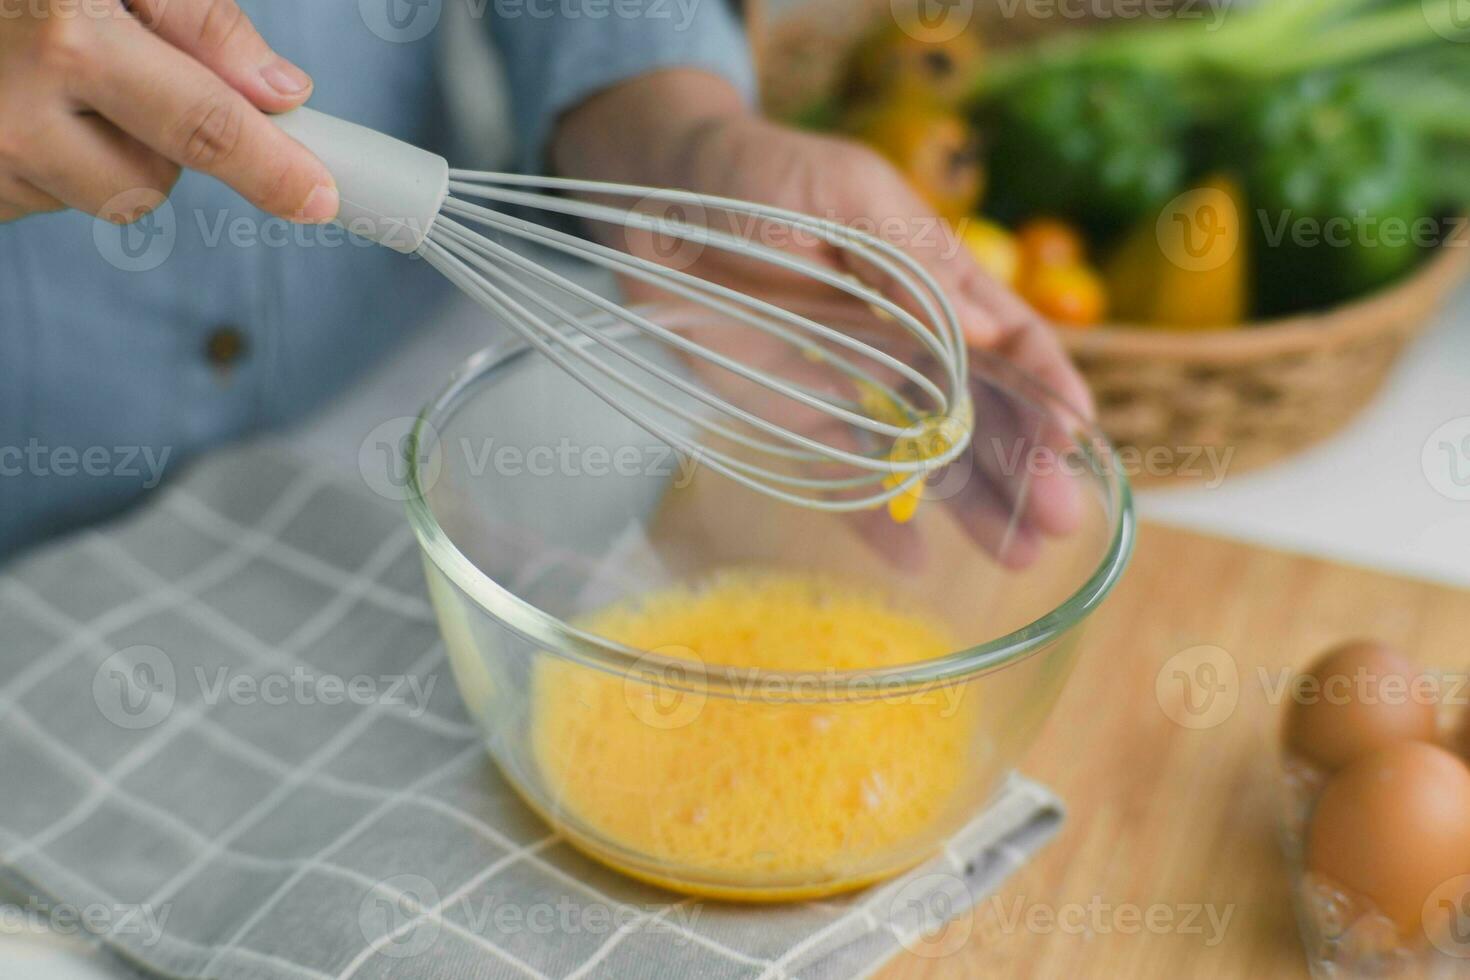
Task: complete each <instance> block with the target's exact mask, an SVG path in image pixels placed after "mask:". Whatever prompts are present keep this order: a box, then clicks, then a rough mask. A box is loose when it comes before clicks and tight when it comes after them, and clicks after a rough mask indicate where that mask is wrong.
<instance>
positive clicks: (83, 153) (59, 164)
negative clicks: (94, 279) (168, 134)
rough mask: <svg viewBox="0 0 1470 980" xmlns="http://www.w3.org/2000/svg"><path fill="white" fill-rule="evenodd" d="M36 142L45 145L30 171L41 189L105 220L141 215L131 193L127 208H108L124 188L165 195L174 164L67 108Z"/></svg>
mask: <svg viewBox="0 0 1470 980" xmlns="http://www.w3.org/2000/svg"><path fill="white" fill-rule="evenodd" d="M40 145H42V146H45V147H46V148H47V150H48V152H47V155H46V157H45V158H43V159H39V160H37V161H36V163H37V166H36V168H35V169H34V171H33V172H31V173H30V174H29V180H30V182H31V183H33V184H34V185H35V187H36V188H37V189H38V190H39V191H40V192H42V193H43V194H44V195H46V196H48V197H50V198H53V199H55V200H57V201H60V202H62V203H63V204H65V205H66V206H67V207H72V208H76V209H77V210H78V211H85V212H87V213H88V214H94V215H97V216H98V217H100V218H105V219H106V220H108V221H115V222H119V223H124V224H125V223H127V222H130V221H133V220H136V219H137V218H139V217H141V213H140V212H139V202H138V200H137V199H135V198H130V201H129V204H128V211H127V213H111V214H109V213H107V212H108V211H109V210H110V209H112V208H113V203H112V202H113V201H114V199H115V198H118V197H119V195H125V194H126V192H128V191H133V190H147V191H152V192H156V199H157V201H162V200H163V199H164V198H165V197H167V196H168V192H169V190H170V189H171V188H172V187H173V185H174V181H175V180H177V179H178V176H179V168H178V167H177V166H175V165H174V164H173V163H171V162H170V161H168V160H166V159H164V158H163V157H161V156H159V155H158V154H157V153H154V152H153V151H152V150H150V149H149V148H148V147H146V146H144V145H143V144H142V143H139V142H138V141H137V140H135V139H133V138H132V137H131V136H129V135H127V134H126V133H124V132H122V131H121V130H119V129H118V128H117V127H116V126H113V125H112V124H111V123H109V122H108V121H107V120H105V119H102V118H100V117H98V116H95V115H91V114H80V113H70V114H66V115H64V116H62V117H61V118H59V119H58V120H57V121H56V122H55V123H54V124H53V125H52V126H50V127H48V128H47V130H46V132H45V134H44V136H43V138H42V140H41V142H40Z"/></svg>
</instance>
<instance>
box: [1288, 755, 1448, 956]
mask: <svg viewBox="0 0 1470 980" xmlns="http://www.w3.org/2000/svg"><path fill="white" fill-rule="evenodd" d="M1443 730H1444V729H1443V728H1441V731H1443ZM1325 782H1326V779H1325V777H1324V775H1323V774H1322V772H1321V771H1320V770H1318V769H1316V768H1314V767H1312V766H1310V765H1308V764H1306V763H1304V762H1302V761H1301V760H1298V759H1287V760H1285V762H1284V763H1283V767H1282V783H1283V789H1284V792H1283V794H1282V800H1283V806H1282V811H1283V812H1282V818H1281V834H1280V836H1281V848H1282V850H1283V851H1284V852H1285V854H1286V858H1287V862H1288V864H1289V866H1290V869H1291V877H1292V903H1293V905H1294V906H1295V912H1296V919H1297V925H1298V928H1299V929H1300V931H1301V937H1302V945H1303V947H1304V948H1305V951H1306V955H1307V964H1308V966H1309V968H1310V969H1311V972H1312V976H1314V977H1318V978H1332V980H1348V978H1359V977H1363V978H1367V977H1372V978H1385V980H1398V978H1404V980H1408V978H1416V980H1417V978H1428V980H1470V936H1467V937H1466V938H1465V939H1463V941H1460V942H1455V941H1452V940H1447V939H1444V938H1441V939H1440V940H1439V941H1438V942H1435V941H1432V940H1431V939H1430V938H1429V937H1428V936H1427V935H1425V934H1423V933H1422V932H1421V933H1419V934H1418V935H1415V936H1410V937H1405V936H1403V935H1401V934H1400V932H1399V929H1398V927H1397V926H1395V925H1394V923H1393V922H1392V921H1391V920H1390V919H1389V918H1388V917H1387V916H1385V915H1383V914H1382V913H1381V912H1379V911H1378V910H1377V909H1376V908H1374V906H1373V903H1372V902H1371V901H1369V900H1367V899H1366V898H1364V897H1362V896H1360V895H1355V894H1353V893H1351V892H1348V891H1346V890H1345V889H1343V888H1341V887H1339V886H1337V885H1336V884H1335V883H1333V882H1331V881H1329V880H1327V879H1326V878H1323V877H1322V876H1320V875H1316V874H1313V873H1311V872H1310V871H1307V870H1306V862H1305V856H1304V855H1305V847H1304V843H1303V842H1304V839H1305V833H1306V823H1307V818H1308V817H1309V816H1310V814H1311V811H1312V805H1313V803H1314V802H1315V801H1316V799H1317V796H1318V795H1319V794H1320V793H1321V791H1322V787H1323V785H1324V784H1325ZM1458 919H1460V920H1463V921H1464V922H1465V923H1466V924H1470V915H1466V914H1464V913H1463V912H1462V913H1461V914H1460V915H1459V916H1458Z"/></svg>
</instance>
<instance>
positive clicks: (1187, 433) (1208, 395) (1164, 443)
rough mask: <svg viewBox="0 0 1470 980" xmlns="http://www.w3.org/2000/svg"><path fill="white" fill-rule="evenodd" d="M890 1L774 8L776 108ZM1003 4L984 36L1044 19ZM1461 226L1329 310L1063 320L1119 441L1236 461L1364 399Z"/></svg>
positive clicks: (765, 54) (1450, 279) (981, 23)
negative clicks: (1148, 320) (1216, 327)
mask: <svg viewBox="0 0 1470 980" xmlns="http://www.w3.org/2000/svg"><path fill="white" fill-rule="evenodd" d="M894 2H895V0H804V2H803V3H801V4H800V5H798V6H797V7H796V10H795V12H792V13H788V14H787V15H785V16H783V17H781V18H779V19H773V20H772V21H770V22H768V23H767V25H766V27H765V31H766V33H765V36H764V37H763V38H761V43H760V45H759V50H760V52H761V59H760V74H761V83H762V91H763V93H764V97H765V102H766V105H767V108H768V110H769V111H771V112H772V113H774V114H777V115H787V114H790V113H791V112H793V111H795V110H797V109H798V108H800V107H801V106H803V105H806V104H807V103H809V102H810V101H812V100H813V99H814V98H816V97H819V96H821V95H822V94H824V93H825V92H827V91H829V90H830V87H831V86H832V85H833V84H834V81H835V79H836V76H837V72H838V70H839V67H840V65H841V63H842V60H843V55H844V53H845V52H846V51H847V50H848V49H849V48H850V47H851V45H852V44H853V43H854V42H855V41H856V39H857V38H858V37H860V36H861V35H862V34H863V33H864V32H865V31H866V30H867V29H868V28H869V27H870V26H871V25H872V24H873V23H874V22H875V21H876V19H877V18H879V17H889V16H892V14H891V10H892V4H893V3H894ZM1003 6H1004V5H1000V4H985V3H976V4H975V5H974V10H975V20H976V24H977V27H978V29H979V30H980V31H981V32H982V33H983V35H984V36H985V38H986V41H987V43H988V44H992V45H993V44H996V43H1006V42H1008V41H1013V40H1017V39H1024V38H1025V37H1027V36H1034V35H1035V34H1036V33H1039V32H1042V31H1045V30H1048V29H1050V28H1049V26H1048V25H1047V24H1046V23H1042V22H1036V21H1031V22H1027V21H1025V20H1023V19H1021V18H1019V17H1009V18H1006V17H1002V15H1001V13H1000V11H1001V9H1003ZM1024 7H1025V5H1020V6H1019V7H1017V8H1015V9H1016V10H1018V11H1019V10H1021V9H1024ZM1464 230H1465V229H1464V228H1461V234H1460V235H1459V236H1458V237H1457V239H1456V240H1455V241H1454V242H1453V243H1452V244H1451V245H1446V246H1443V247H1441V248H1440V249H1439V252H1438V254H1436V255H1434V256H1432V257H1430V258H1429V259H1428V260H1427V261H1425V262H1424V263H1423V264H1422V265H1421V266H1420V267H1419V268H1418V269H1417V270H1416V271H1415V272H1414V273H1412V274H1411V275H1409V276H1407V277H1405V278H1404V279H1403V280H1402V281H1401V282H1399V283H1397V284H1395V285H1393V286H1391V287H1389V288H1387V289H1384V290H1382V291H1380V292H1378V293H1375V294H1373V295H1371V296H1368V297H1366V298H1363V299H1361V300H1358V301H1355V302H1352V303H1349V304H1346V305H1343V306H1339V307H1337V308H1335V309H1331V310H1326V311H1323V312H1321V313H1316V314H1311V315H1305V316H1297V317H1292V318H1289V319H1283V320H1274V321H1269V322H1261V323H1256V324H1252V325H1250V326H1249V327H1248V328H1246V329H1241V330H1230V331H1215V332H1184V331H1170V330H1168V329H1166V328H1162V327H1147V328H1145V327H1131V326H1127V325H1108V326H1102V327H1098V328H1094V329H1091V330H1067V329H1063V330H1060V331H1059V334H1060V336H1061V337H1062V340H1063V342H1064V344H1065V345H1066V347H1067V349H1068V351H1070V353H1071V355H1072V357H1073V359H1074V360H1075V361H1076V363H1077V366H1078V368H1079V369H1080V370H1081V371H1082V373H1083V374H1084V375H1086V377H1087V379H1088V381H1089V382H1090V383H1091V385H1092V387H1093V390H1094V391H1095V393H1096V395H1097V402H1098V412H1099V415H1100V419H1101V423H1102V426H1103V428H1104V429H1105V430H1106V431H1107V433H1108V434H1109V436H1110V437H1111V438H1112V439H1113V440H1114V442H1115V443H1117V444H1118V446H1119V447H1120V448H1121V447H1128V448H1131V449H1134V450H1136V451H1139V452H1150V451H1151V452H1152V453H1154V454H1155V458H1158V459H1160V460H1161V461H1162V460H1163V459H1164V458H1165V457H1167V458H1168V459H1170V460H1173V459H1176V458H1184V457H1190V456H1194V455H1195V454H1196V453H1197V451H1200V450H1213V451H1215V452H1217V453H1224V452H1230V453H1231V454H1232V455H1231V457H1230V467H1229V468H1230V472H1232V473H1237V472H1241V471H1244V470H1247V469H1250V468H1253V467H1258V466H1262V465H1265V464H1267V463H1270V462H1273V461H1275V460H1278V459H1281V458H1283V457H1285V456H1288V455H1290V454H1292V453H1294V452H1296V451H1298V450H1300V449H1302V448H1303V447H1305V446H1308V445H1310V444H1311V443H1314V442H1317V441H1318V440H1321V439H1323V438H1325V437H1327V436H1329V435H1331V434H1333V433H1334V432H1336V431H1337V430H1339V429H1340V428H1342V427H1343V426H1344V425H1345V424H1346V423H1347V422H1348V421H1349V420H1350V419H1352V418H1353V417H1354V416H1355V415H1356V414H1358V412H1360V411H1361V410H1362V409H1363V408H1364V407H1365V406H1367V404H1368V403H1369V402H1370V401H1371V400H1372V398H1373V397H1374V395H1375V394H1376V393H1377V392H1378V390H1379V388H1380V387H1381V385H1382V383H1383V381H1384V379H1385V378H1386V377H1387V375H1388V373H1389V371H1390V369H1391V368H1392V367H1393V364H1394V362H1395V361H1396V360H1397V359H1398V357H1399V355H1400V353H1402V351H1403V350H1404V348H1405V347H1406V346H1407V345H1408V343H1409V342H1410V341H1411V340H1412V339H1413V338H1414V336H1415V335H1416V334H1417V333H1419V331H1420V330H1421V329H1423V328H1424V326H1425V325H1426V324H1428V323H1429V322H1430V321H1431V320H1432V319H1433V317H1434V315H1435V313H1436V312H1437V311H1438V309H1439V308H1440V306H1441V305H1442V304H1443V302H1444V301H1445V299H1446V298H1447V296H1448V294H1449V293H1450V291H1451V290H1453V289H1454V288H1455V286H1456V285H1457V284H1458V283H1459V282H1460V280H1461V279H1462V277H1463V276H1464V274H1465V271H1466V269H1467V267H1470V247H1467V246H1470V241H1467V240H1466V236H1465V235H1464ZM1160 454H1163V455H1160ZM1149 470H1150V471H1151V474H1152V475H1150V473H1145V474H1143V475H1141V476H1140V477H1138V478H1137V479H1138V482H1181V481H1183V482H1187V481H1189V480H1192V479H1195V478H1196V477H1198V476H1200V475H1202V473H1201V472H1200V471H1199V470H1198V469H1196V468H1192V467H1180V466H1173V465H1170V464H1168V463H1161V465H1160V466H1158V467H1149ZM1162 472H1167V473H1169V475H1168V476H1163V475H1160V473H1162Z"/></svg>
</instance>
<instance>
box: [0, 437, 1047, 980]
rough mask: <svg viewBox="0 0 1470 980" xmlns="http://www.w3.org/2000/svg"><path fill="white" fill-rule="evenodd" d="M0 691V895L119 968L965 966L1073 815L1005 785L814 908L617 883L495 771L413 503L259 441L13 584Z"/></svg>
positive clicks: (581, 973)
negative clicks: (414, 528)
mask: <svg viewBox="0 0 1470 980" xmlns="http://www.w3.org/2000/svg"><path fill="white" fill-rule="evenodd" d="M0 669H3V673H0V679H3V681H0V849H3V850H0V869H3V874H4V875H5V877H6V879H7V880H6V882H5V884H6V885H8V886H9V890H10V891H11V893H12V894H13V895H16V896H19V899H18V902H19V904H20V908H21V910H22V911H23V912H26V914H29V915H31V916H34V917H38V918H39V919H41V921H43V922H45V923H47V924H48V925H50V926H51V927H52V928H60V929H63V930H64V929H67V928H70V929H72V930H85V932H87V933H90V934H92V935H95V936H96V937H97V939H98V941H99V943H100V944H101V945H102V946H103V947H104V948H105V949H106V951H107V953H108V955H109V956H114V957H117V961H116V963H117V967H118V970H119V972H120V973H122V972H124V971H126V972H128V973H129V974H130V973H131V971H132V970H133V969H135V968H141V969H144V970H147V971H150V972H155V973H159V974H163V975H166V976H175V977H218V978H226V980H295V978H302V980H307V978H311V980H349V978H356V980H369V978H385V977H394V978H398V980H417V978H424V980H482V978H484V980H489V978H520V977H530V978H540V980H545V978H557V980H560V978H567V977H650V978H670V980H682V978H685V977H696V976H697V977H765V978H779V977H802V978H811V980H819V978H828V977H831V978H839V977H842V978H846V977H853V976H862V975H866V974H868V973H871V972H873V971H875V970H876V969H878V968H879V967H880V966H881V965H882V964H883V962H884V961H885V960H886V959H887V958H888V957H889V956H890V955H891V954H892V953H894V952H895V951H897V950H899V949H900V948H909V949H912V950H914V951H915V952H917V953H919V954H920V955H931V956H937V955H950V954H953V953H954V952H955V947H957V946H959V945H962V941H963V940H964V939H965V937H964V935H963V933H964V931H965V930H964V927H965V925H966V924H967V922H968V918H967V917H965V918H962V919H961V920H960V922H959V924H958V925H957V926H952V927H951V928H950V929H949V930H947V931H941V930H940V928H939V927H941V926H942V925H943V924H944V922H945V921H946V920H948V919H950V918H952V917H957V916H966V913H967V912H968V910H969V909H970V908H971V906H972V905H973V904H974V903H975V902H976V901H977V900H978V899H979V898H980V897H982V896H984V895H985V894H987V893H988V892H990V891H991V890H993V889H994V888H995V887H996V886H997V884H998V883H999V882H1001V881H1002V880H1003V879H1004V878H1005V877H1006V876H1007V875H1008V874H1010V873H1011V872H1012V871H1013V870H1015V869H1016V868H1017V867H1018V866H1019V865H1021V864H1022V863H1024V862H1025V861H1026V860H1027V858H1028V856H1029V855H1030V854H1031V853H1033V852H1034V851H1035V850H1036V849H1037V848H1038V847H1040V846H1041V845H1042V844H1044V843H1045V842H1046V841H1047V840H1048V839H1049V838H1050V837H1051V836H1052V835H1053V834H1054V833H1055V832H1056V830H1057V828H1058V826H1059V825H1060V822H1061V819H1062V809H1061V806H1060V804H1059V802H1058V801H1057V799H1056V798H1055V797H1054V796H1053V795H1052V794H1051V793H1050V792H1048V791H1047V790H1046V789H1044V788H1043V787H1041V786H1038V785H1036V784H1035V783H1032V782H1029V781H1027V780H1025V779H1021V778H1019V777H1016V778H1013V779H1012V780H1011V781H1010V782H1009V783H1008V784H1007V785H1006V787H1005V788H1004V790H1003V791H1002V792H1001V793H1000V794H998V796H997V798H996V799H995V800H994V801H993V804H992V805H991V806H990V807H989V808H988V809H987V810H986V812H985V813H984V814H982V815H981V816H980V817H978V818H977V819H976V821H975V822H974V823H973V824H971V825H970V826H969V827H967V828H966V829H965V830H964V831H963V832H962V833H961V834H959V835H958V836H957V837H956V838H955V839H954V840H953V841H951V843H950V845H949V846H948V847H947V848H946V850H945V851H944V853H943V854H941V855H940V856H938V857H936V858H935V859H934V860H933V861H931V862H930V863H929V864H927V865H925V866H923V867H920V868H918V869H916V870H914V871H912V872H910V873H909V874H906V875H904V876H902V877H900V878H898V879H895V880H893V881H890V882H887V883H885V884H883V885H880V886H875V887H873V888H870V889H867V890H865V891H862V892H858V893H856V894H852V895H849V896H845V897H841V898H835V899H830V900H827V901H820V902H808V903H803V904H799V905H790V906H780V907H746V906H732V905H724V904H720V903H713V902H704V901H700V900H697V899H691V898H684V897H680V896H676V895H671V894H670V893H668V892H664V891H661V890H659V889H656V888H652V887H649V886H644V885H641V884H638V883H636V882H633V881H631V880H628V879H626V878H623V877H622V876H620V875H617V874H615V873H613V872H611V871H608V870H606V869H604V868H603V867H601V866H600V865H597V864H595V863H593V862H591V861H589V860H587V859H586V858H584V857H582V856H581V855H580V854H578V853H577V852H576V851H575V850H573V849H571V848H570V847H569V846H568V845H567V844H566V843H565V841H563V840H562V839H561V838H560V837H559V836H558V835H557V834H556V833H554V832H552V831H551V830H550V829H549V828H548V827H546V826H545V825H544V824H543V823H541V822H540V821H539V820H538V819H537V818H536V817H535V816H533V815H532V814H531V813H530V812H529V811H528V810H527V809H526V808H525V807H524V806H523V805H522V804H521V802H520V801H519V800H518V799H517V797H516V796H515V794H514V793H513V792H512V791H511V790H510V789H509V787H508V786H507V785H506V784H505V783H504V782H503V781H502V780H501V779H500V778H499V776H498V775H497V774H496V772H495V770H494V767H493V766H492V765H491V764H490V762H489V760H488V757H487V756H486V754H485V751H484V748H483V746H482V743H481V740H480V738H479V735H478V733H477V731H476V729H475V728H474V727H472V725H471V724H470V722H469V719H468V717H467V716H466V714H465V712H464V710H463V707H462V706H461V704H460V701H459V697H458V695H457V693H456V691H455V689H454V685H453V683H452V680H451V677H450V675H449V672H448V670H447V668H446V665H445V660H444V651H443V647H442V645H441V643H440V640H439V635H438V631H437V628H436V626H435V622H434V617H433V614H432V611H431V609H430V607H429V604H428V601H427V599H426V598H425V594H424V588H423V580H422V570H421V568H420V566H419V557H418V550H417V548H416V547H415V544H414V541H413V538H412V535H411V533H410V532H409V529H408V526H407V523H406V521H405V520H404V517H403V514H402V512H401V510H400V509H399V508H398V507H397V506H394V505H392V504H389V503H387V502H386V501H384V500H383V499H381V498H379V497H377V496H375V495H373V494H372V493H371V492H369V491H368V490H367V489H366V487H365V486H364V485H362V484H357V483H352V482H349V481H346V480H338V478H337V477H336V475H335V474H334V473H332V472H330V471H325V470H322V469H320V468H317V467H313V466H310V465H307V464H305V463H303V462H301V461H300V460H299V459H298V458H297V457H296V456H294V455H293V454H292V453H291V452H289V451H288V450H286V449H283V448H281V447H279V446H274V445H270V444H257V445H253V446H246V447H242V448H237V449H233V450H229V451H226V452H222V453H219V454H216V455H214V456H212V457H209V458H208V459H207V460H205V461H204V462H202V463H199V464H196V465H195V466H194V467H193V468H192V469H190V470H189V471H187V472H186V473H185V474H184V475H183V476H182V477H181V478H180V479H177V480H175V481H174V482H173V483H172V484H171V485H170V486H167V487H166V488H164V489H163V490H161V491H160V492H159V493H158V495H157V496H156V497H155V499H154V501H153V502H151V503H150V504H149V505H148V506H146V507H145V508H143V509H142V510H141V511H139V512H138V513H136V514H134V515H132V516H129V517H127V518H126V519H123V520H121V521H118V522H115V523H113V524H111V525H109V526H107V527H105V528H103V529H102V530H98V531H83V532H80V533H78V534H74V535H72V536H70V537H69V538H67V539H65V540H63V541H61V542H58V543H56V544H54V545H52V546H50V547H48V548H45V549H43V550H41V551H39V552H35V553H32V554H31V555H29V556H27V557H25V558H23V559H21V560H19V561H18V562H15V563H14V564H12V565H11V566H10V567H9V568H8V569H6V571H5V573H4V574H3V575H0ZM12 908H14V906H12ZM956 934H958V940H959V942H957V941H956ZM972 941H979V940H978V937H975V938H974V939H973V940H972Z"/></svg>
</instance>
